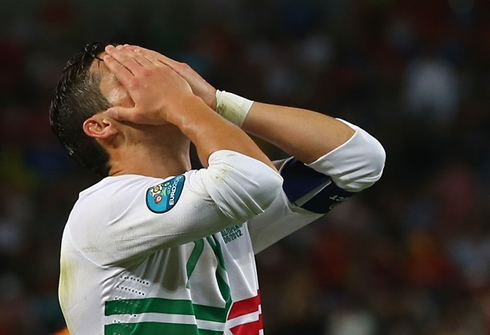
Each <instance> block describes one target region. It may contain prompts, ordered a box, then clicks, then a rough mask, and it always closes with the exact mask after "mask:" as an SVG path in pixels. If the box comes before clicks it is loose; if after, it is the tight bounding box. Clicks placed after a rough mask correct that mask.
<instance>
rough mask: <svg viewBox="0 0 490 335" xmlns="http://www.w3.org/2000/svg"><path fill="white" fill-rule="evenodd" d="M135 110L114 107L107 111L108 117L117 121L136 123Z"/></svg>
mask: <svg viewBox="0 0 490 335" xmlns="http://www.w3.org/2000/svg"><path fill="white" fill-rule="evenodd" d="M133 109H134V107H133V108H126V107H121V106H114V107H111V108H109V109H108V110H107V111H106V115H107V116H108V117H110V118H113V119H114V120H117V121H127V122H134V121H135V120H134V119H135V117H134V116H135V115H136V113H134V112H133Z"/></svg>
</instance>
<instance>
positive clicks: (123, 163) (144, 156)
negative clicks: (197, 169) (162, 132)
mask: <svg viewBox="0 0 490 335" xmlns="http://www.w3.org/2000/svg"><path fill="white" fill-rule="evenodd" d="M171 135H174V136H171ZM167 139H168V140H167ZM110 156H111V161H110V163H111V169H110V171H109V175H110V176H118V175H124V174H137V175H143V176H149V177H156V178H167V177H169V176H176V175H179V174H182V173H184V172H186V171H189V170H190V169H191V163H190V157H189V140H187V138H185V137H183V135H182V134H181V133H180V134H179V133H176V134H167V136H165V138H162V136H159V137H156V136H153V137H152V136H148V137H147V138H145V139H142V140H138V141H134V140H133V141H125V142H124V143H122V144H121V145H120V146H117V147H116V148H113V149H112V150H111V152H110Z"/></svg>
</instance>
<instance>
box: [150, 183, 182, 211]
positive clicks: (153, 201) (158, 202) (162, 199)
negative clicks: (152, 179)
mask: <svg viewBox="0 0 490 335" xmlns="http://www.w3.org/2000/svg"><path fill="white" fill-rule="evenodd" d="M184 181H185V177H184V176H177V177H174V178H172V179H170V180H167V181H165V182H163V183H161V184H158V185H155V186H153V187H150V188H149V189H148V190H147V191H146V205H147V206H148V209H149V210H151V211H152V212H154V213H165V212H168V211H169V210H171V209H172V208H173V207H174V206H175V204H177V201H178V200H179V198H180V194H181V193H182V189H183V188H184Z"/></svg>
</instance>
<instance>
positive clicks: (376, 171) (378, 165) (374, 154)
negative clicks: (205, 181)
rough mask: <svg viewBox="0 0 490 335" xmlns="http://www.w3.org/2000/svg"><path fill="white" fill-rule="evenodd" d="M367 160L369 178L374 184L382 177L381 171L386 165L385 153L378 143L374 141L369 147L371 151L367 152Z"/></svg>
mask: <svg viewBox="0 0 490 335" xmlns="http://www.w3.org/2000/svg"><path fill="white" fill-rule="evenodd" d="M367 160H368V162H369V167H370V170H371V172H370V174H369V177H370V178H371V179H372V180H373V183H374V182H376V181H378V180H379V179H380V178H381V176H382V175H383V170H384V167H385V163H386V151H385V149H384V148H383V146H382V145H381V143H379V141H377V140H375V141H374V143H373V144H372V145H371V150H369V157H368V158H367Z"/></svg>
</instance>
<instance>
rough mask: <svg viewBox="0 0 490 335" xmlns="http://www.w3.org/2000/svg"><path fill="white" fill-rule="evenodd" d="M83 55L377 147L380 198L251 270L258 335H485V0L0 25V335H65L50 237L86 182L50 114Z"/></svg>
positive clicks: (26, 4)
mask: <svg viewBox="0 0 490 335" xmlns="http://www.w3.org/2000/svg"><path fill="white" fill-rule="evenodd" d="M93 40H104V41H114V42H122V43H133V44H139V45H143V46H146V47H149V48H155V49H157V50H159V51H160V52H162V53H165V54H167V55H169V56H171V57H174V58H176V59H178V60H180V61H184V62H187V63H189V64H190V65H191V66H193V67H194V68H195V69H196V70H198V72H200V73H201V74H202V75H203V76H204V77H205V78H207V79H208V81H209V82H211V83H212V84H214V85H215V86H216V87H219V88H223V89H226V90H228V91H233V92H236V93H239V94H241V95H243V96H246V97H250V98H253V99H256V100H261V101H265V102H273V103H281V104H287V105H294V106H300V107H306V108H310V109H314V110H317V111H320V112H323V113H327V114H329V115H333V116H336V117H341V118H346V119H348V120H350V121H352V122H354V123H357V124H359V125H360V126H362V127H364V128H365V129H366V130H368V131H370V132H371V133H372V134H373V135H375V136H376V137H377V138H379V139H380V141H381V142H382V143H383V145H384V146H385V148H386V150H387V166H386V170H385V175H384V177H383V178H382V180H381V181H380V182H378V184H376V185H375V186H374V187H373V188H372V189H370V190H368V191H366V192H365V193H364V194H361V195H359V196H357V197H355V198H353V199H352V200H351V201H349V202H347V203H345V204H344V205H342V206H340V207H338V208H336V209H335V210H334V211H333V212H331V213H330V214H329V215H328V216H326V217H325V218H324V219H322V220H320V221H318V222H316V223H314V224H312V225H311V226H310V227H309V228H307V229H305V230H303V231H300V232H298V233H296V234H295V235H292V236H290V237H288V238H287V239H285V240H284V241H282V242H281V243H279V244H277V245H275V246H273V247H271V248H269V249H268V250H266V251H264V252H263V253H262V254H260V255H259V256H258V266H259V271H260V272H259V273H260V280H261V293H262V297H263V306H262V308H263V312H264V322H265V330H266V334H268V335H279V334H280V335H289V334H294V335H297V334H308V335H412V334H414V335H426V334H427V335H466V334H471V335H485V334H490V201H489V200H490V131H489V129H490V3H489V2H488V1H487V0H482V1H474V0H261V1H259V0H208V1H198V0H195V1H190V0H183V1H174V0H159V1H157V0H139V1H130V0H119V1H117V2H112V1H107V2H104V1H95V0H70V1H67V0H31V1H28V0H19V1H9V2H7V1H2V3H1V10H0V97H1V100H0V101H1V105H0V128H1V129H0V335H47V334H51V333H53V332H55V331H56V330H58V329H59V328H61V327H62V326H63V319H62V316H61V312H60V310H59V307H58V303H57V280H58V271H59V269H58V252H59V244H60V237H61V233H62V229H63V225H64V223H65V221H66V218H67V215H68V213H69V211H70V209H71V206H72V204H73V203H74V201H75V200H76V198H77V196H78V192H79V191H81V190H82V189H83V188H85V187H87V186H88V185H90V184H92V183H93V182H95V181H96V180H97V178H96V177H93V176H91V175H89V174H88V173H87V172H84V171H82V170H81V169H79V168H78V167H76V166H74V164H73V163H72V162H71V161H70V160H69V159H68V158H67V157H66V155H65V153H64V152H63V149H62V148H61V146H60V145H59V144H58V142H57V140H56V139H55V138H54V136H53V135H52V134H51V131H50V129H49V124H48V119H47V110H48V106H49V101H50V97H51V92H52V90H53V87H54V85H55V83H56V81H57V79H58V78H59V75H60V71H61V69H62V67H63V66H64V63H65V62H66V60H67V59H68V58H69V57H70V56H71V54H73V53H74V52H75V51H76V50H78V49H79V48H80V47H82V46H83V45H84V44H85V43H86V42H89V41H93ZM261 145H262V146H263V148H264V150H266V151H267V152H268V153H269V154H270V156H271V157H273V158H280V157H282V156H283V153H281V152H279V151H277V150H276V149H274V148H271V147H269V146H267V145H265V144H261Z"/></svg>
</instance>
